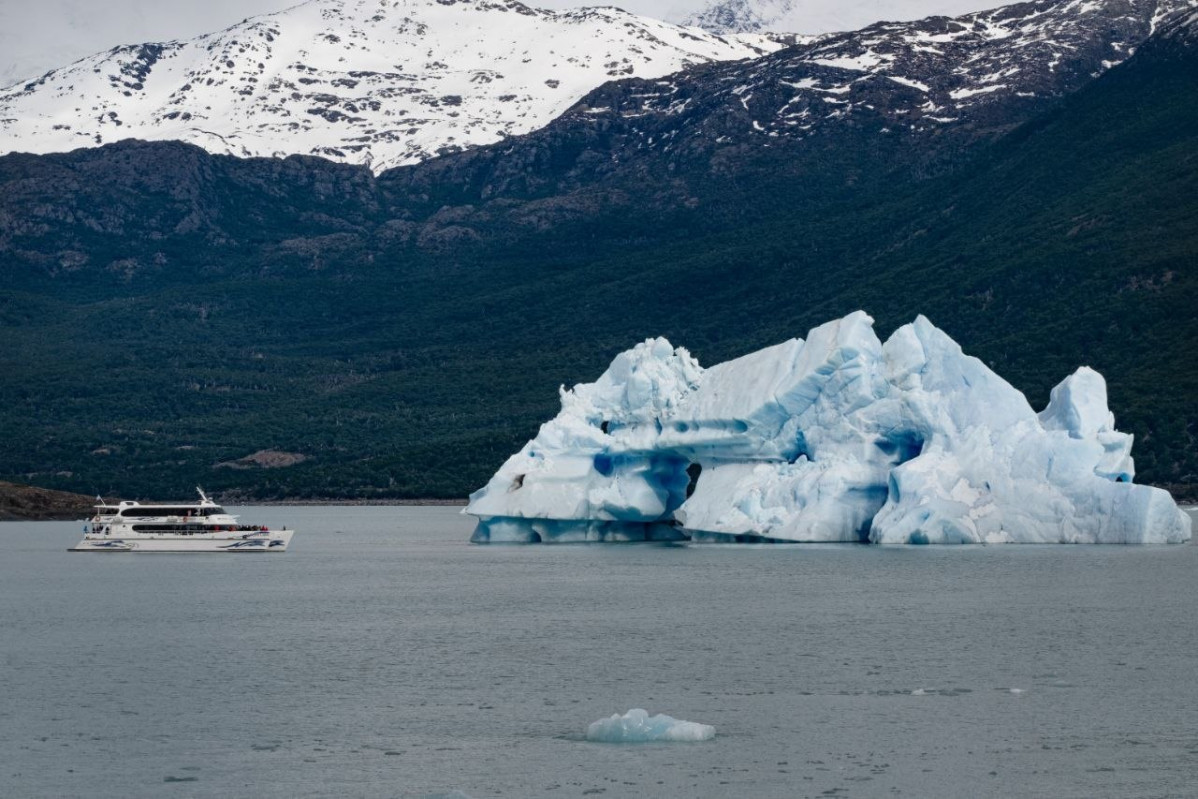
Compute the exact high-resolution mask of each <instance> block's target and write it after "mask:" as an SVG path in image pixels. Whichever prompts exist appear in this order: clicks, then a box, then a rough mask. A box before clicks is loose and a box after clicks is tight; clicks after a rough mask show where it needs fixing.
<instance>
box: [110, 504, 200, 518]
mask: <svg viewBox="0 0 1198 799" xmlns="http://www.w3.org/2000/svg"><path fill="white" fill-rule="evenodd" d="M194 512H195V508H170V507H165V506H160V507H144V508H125V511H124V514H123V515H125V516H143V517H144V516H186V515H187V514H188V513H194Z"/></svg>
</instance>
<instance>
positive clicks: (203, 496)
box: [196, 486, 212, 504]
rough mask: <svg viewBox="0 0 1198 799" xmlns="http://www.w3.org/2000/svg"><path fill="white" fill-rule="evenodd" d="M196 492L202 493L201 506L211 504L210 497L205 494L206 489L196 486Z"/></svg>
mask: <svg viewBox="0 0 1198 799" xmlns="http://www.w3.org/2000/svg"><path fill="white" fill-rule="evenodd" d="M196 491H199V492H200V502H201V504H204V503H208V504H210V503H211V502H212V500H210V499H208V495H207V494H205V493H204V489H202V488H200V487H199V486H196Z"/></svg>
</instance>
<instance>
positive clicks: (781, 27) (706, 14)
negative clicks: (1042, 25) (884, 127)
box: [679, 0, 998, 34]
mask: <svg viewBox="0 0 1198 799" xmlns="http://www.w3.org/2000/svg"><path fill="white" fill-rule="evenodd" d="M996 5H998V3H996V2H994V0H921V1H920V2H911V0H830V1H829V0H824V2H820V0H814V1H813V0H711V2H710V3H708V4H707V5H706V6H704V7H703V8H701V9H700V10H698V11H696V12H694V13H692V14H688V15H686V16H684V17H682V18H681V19H679V24H682V25H690V26H694V27H699V28H703V29H704V30H708V31H711V32H712V33H720V34H730V33H757V32H761V31H772V32H778V33H782V32H787V33H805V34H815V33H828V32H832V31H851V30H857V29H858V28H863V27H865V26H866V25H870V24H873V23H875V22H879V21H883V20H885V21H891V22H895V21H907V20H912V19H920V18H922V17H927V16H932V15H942V16H956V15H957V14H967V13H969V12H971V11H980V10H982V9H986V8H992V7H993V6H996Z"/></svg>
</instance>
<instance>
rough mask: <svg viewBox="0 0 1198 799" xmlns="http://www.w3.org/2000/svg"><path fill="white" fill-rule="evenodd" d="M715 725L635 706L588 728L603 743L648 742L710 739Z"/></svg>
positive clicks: (713, 735)
mask: <svg viewBox="0 0 1198 799" xmlns="http://www.w3.org/2000/svg"><path fill="white" fill-rule="evenodd" d="M714 737H715V727H712V726H711V725H709V724H699V723H697V722H694V721H681V720H679V719H676V718H672V717H670V716H667V715H665V714H663V713H658V714H657V715H656V716H650V715H649V711H647V710H642V709H641V708H639V707H637V708H633V709H632V710H629V711H628V712H627V713H625V714H624V715H623V716H621V715H620V714H619V713H615V714H613V715H612V716H611V717H610V718H606V719H599V720H598V721H596V722H594V723H592V724H591V725H590V726H588V727H587V740H588V741H600V742H602V743H648V742H652V741H710V740H711V739H712V738H714Z"/></svg>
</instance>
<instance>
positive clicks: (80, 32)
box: [0, 0, 1002, 86]
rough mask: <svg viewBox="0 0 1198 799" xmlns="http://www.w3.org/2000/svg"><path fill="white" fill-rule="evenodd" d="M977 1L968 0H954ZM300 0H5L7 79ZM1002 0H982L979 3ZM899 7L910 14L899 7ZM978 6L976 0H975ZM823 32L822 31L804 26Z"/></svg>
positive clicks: (860, 6) (855, 10) (822, 0)
mask: <svg viewBox="0 0 1198 799" xmlns="http://www.w3.org/2000/svg"><path fill="white" fill-rule="evenodd" d="M524 1H525V2H526V3H527V4H528V5H532V6H538V7H541V8H571V7H575V6H583V5H618V6H620V7H621V8H624V9H627V10H628V11H632V12H635V13H638V14H644V15H646V16H651V17H657V18H658V19H666V18H678V17H680V16H682V15H683V14H685V13H687V12H689V11H692V10H696V9H698V8H701V7H703V6H705V5H707V2H706V0H614V2H613V0H598V2H596V1H595V0H591V1H590V2H584V1H580V0H524ZM800 2H803V3H804V4H805V5H808V6H810V7H811V9H812V12H813V16H821V15H822V16H825V17H826V16H828V14H829V12H841V13H843V12H844V11H851V13H852V14H853V15H856V16H863V17H865V18H863V19H861V20H859V21H856V20H854V21H855V22H857V24H856V25H854V26H853V27H859V26H864V25H866V24H868V23H870V22H873V21H875V18H876V17H875V15H870V13H869V9H870V8H871V7H877V8H878V9H883V8H885V11H879V15H877V16H882V15H884V16H885V17H887V18H899V16H902V17H905V18H907V19H915V18H917V17H922V16H924V15H926V14H928V13H935V11H938V10H940V8H939V7H940V6H944V5H945V0H800ZM953 3H954V4H955V5H959V4H962V3H964V4H966V5H970V3H969V0H953ZM296 4H297V0H0V86H6V85H8V84H10V83H13V82H15V81H17V80H21V79H25V78H31V77H36V76H38V75H41V74H42V73H44V72H47V71H49V70H51V69H54V68H55V67H60V66H64V65H66V64H69V63H70V62H72V61H75V60H77V59H79V58H82V57H84V56H87V55H91V54H92V53H96V52H99V51H101V50H107V49H108V48H110V47H113V46H115V45H118V44H134V43H140V42H150V41H166V40H170V39H185V38H190V37H192V36H196V35H198V34H201V33H208V32H209V31H215V30H220V29H222V28H226V27H228V26H229V25H232V24H234V23H236V22H240V21H241V20H243V19H245V18H246V17H249V16H255V15H258V14H266V13H270V12H271V11H278V10H280V9H283V8H288V7H290V6H293V5H296ZM1001 4H1002V0H991V2H985V0H978V3H977V7H979V8H983V7H987V6H993V5H1001ZM898 6H909V7H910V10H909V13H903V14H901V15H900V14H895V13H894V10H895V8H896V7H898ZM970 7H971V8H972V5H970ZM805 32H810V33H819V32H820V31H814V30H813V31H805Z"/></svg>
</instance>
